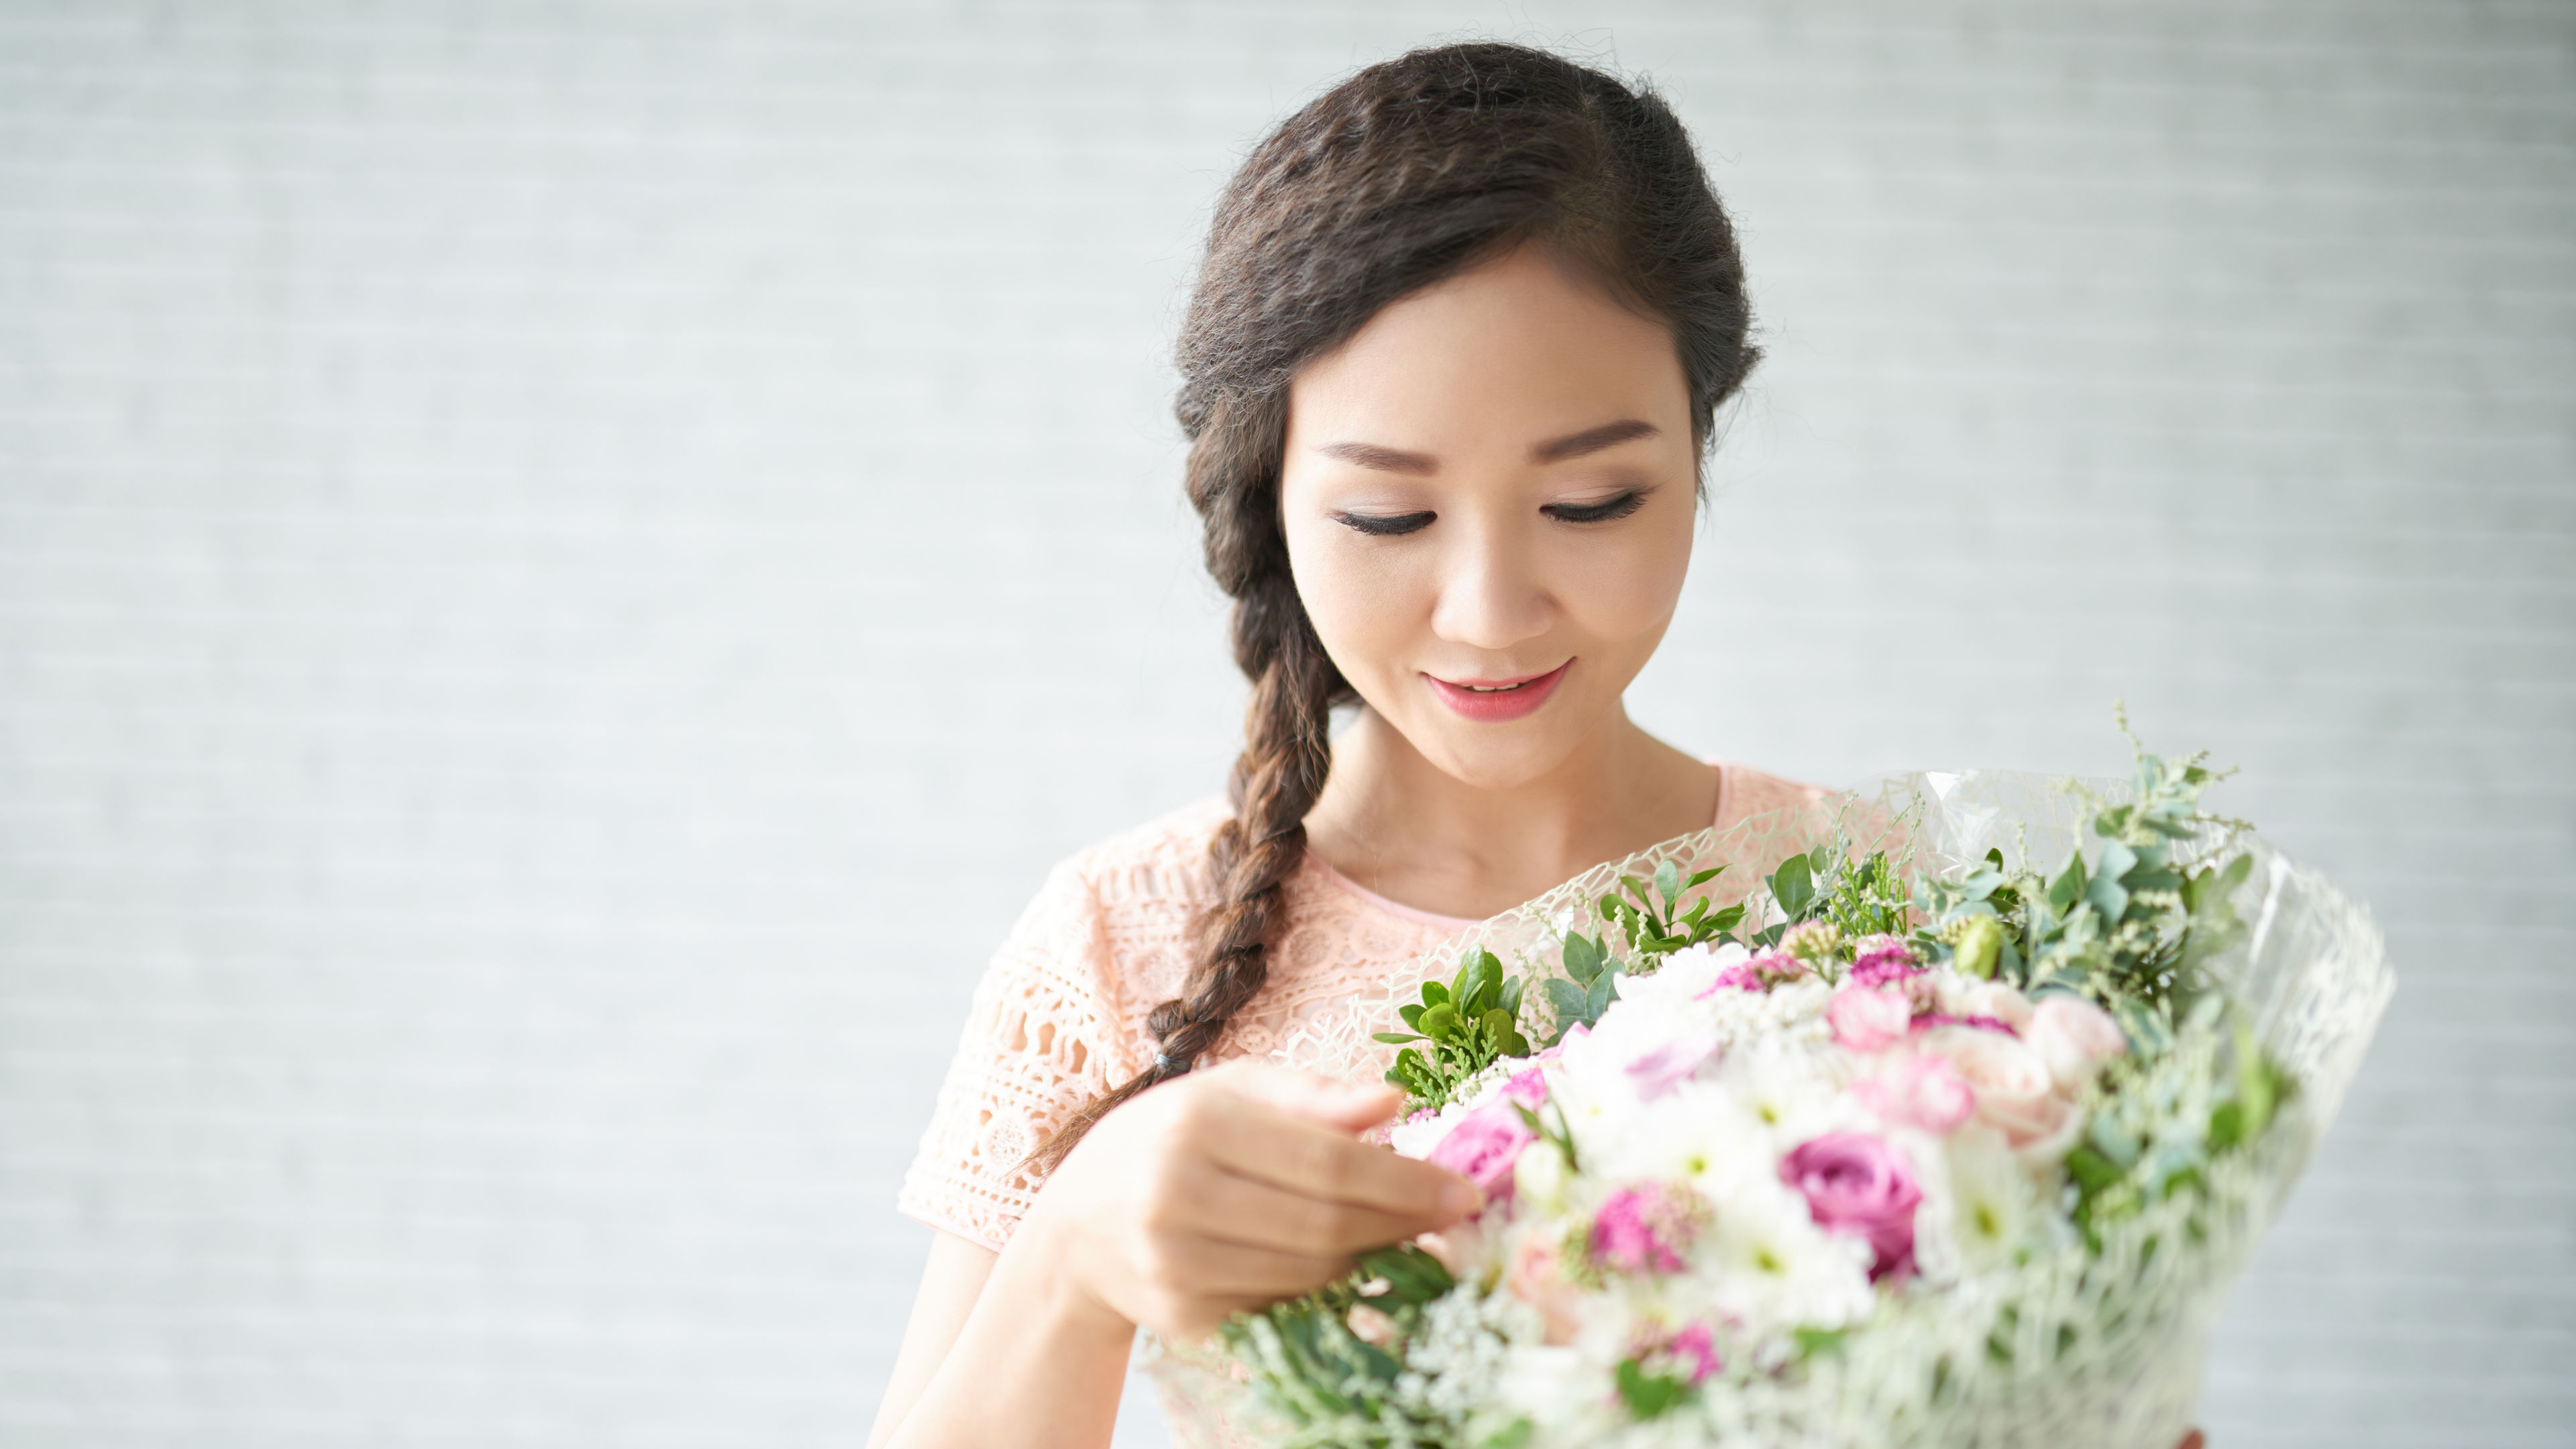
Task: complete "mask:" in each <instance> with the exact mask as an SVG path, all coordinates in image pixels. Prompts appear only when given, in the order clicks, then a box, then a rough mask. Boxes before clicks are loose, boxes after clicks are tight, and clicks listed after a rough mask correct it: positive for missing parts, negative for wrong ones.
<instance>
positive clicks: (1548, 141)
mask: <svg viewBox="0 0 2576 1449" xmlns="http://www.w3.org/2000/svg"><path fill="white" fill-rule="evenodd" d="M1525 241H1526V242H1536V243H1538V244H1540V245H1542V246H1545V247H1547V248H1548V249H1549V250H1550V251H1551V252H1553V253H1555V254H1556V255H1557V256H1558V257H1559V259H1560V260H1562V261H1564V262H1566V263H1568V264H1569V265H1572V266H1575V267H1577V268H1579V269H1581V270H1582V271H1583V272H1585V273H1586V274H1588V275H1590V276H1592V277H1594V278H1596V279H1598V280H1599V281H1600V283H1601V284H1602V285H1604V286H1605V287H1607V288H1608V289H1609V290H1610V291H1611V292H1612V293H1613V295H1615V296H1617V297H1618V298H1619V299H1620V300H1621V301H1622V302H1623V303H1624V304H1626V305H1627V306H1629V307H1632V308H1634V309H1635V310H1637V311H1638V312H1640V313H1642V314H1644V315H1646V316H1651V317H1654V318H1656V319H1658V320H1660V321H1662V322H1663V323H1664V324H1665V325H1666V326H1668V327H1669V328H1670V329H1671V331H1672V336H1673V346H1674V349H1675V351H1676V352H1677V354H1678V355H1679V357H1680V360H1681V366H1682V373H1683V376H1684V378H1685V380H1686V381H1687V382H1688V384H1689V387H1690V395H1691V404H1692V411H1691V423H1692V431H1693V434H1694V438H1695V441H1697V442H1698V443H1700V444H1701V445H1702V446H1705V445H1706V443H1707V440H1708V436H1709V431H1710V428H1711V426H1712V424H1713V421H1714V417H1715V414H1716V411H1717V407H1718V405H1719V404H1720V403H1722V402H1724V401H1725V400H1726V399H1727V398H1728V397H1729V396H1730V395H1732V394H1733V393H1734V392H1735V390H1736V388H1737V387H1738V386H1739V385H1741V384H1742V382H1743V380H1744V375H1745V373H1746V371H1747V370H1749V369H1750V368H1751V367H1752V365H1753V362H1754V359H1755V357H1756V356H1757V355H1758V354H1757V353H1756V351H1755V350H1754V348H1753V347H1752V346H1751V344H1750V343H1749V341H1748V340H1747V335H1746V334H1747V332H1748V330H1749V325H1750V317H1749V313H1748V310H1747V308H1746V305H1745V299H1744V265H1743V261H1742V258H1741V257H1739V256H1738V254H1737V252H1736V246H1735V233H1734V230H1733V228H1732V227H1730V226H1729V225H1728V224H1727V220H1726V213H1725V211H1724V210H1723V209H1722V208H1721V207H1720V206H1719V205H1718V200H1717V195H1716V193H1715V192H1713V191H1712V190H1710V188H1709V184H1708V178H1707V176H1706V175H1705V174H1704V173H1703V172H1702V171H1701V170H1700V164H1699V158H1698V156H1697V155H1696V154H1695V153H1694V152H1693V151H1692V149H1691V143H1690V137H1689V136H1688V134H1686V133H1685V132H1684V131H1683V129H1682V124H1681V122H1680V121H1679V120H1678V119H1677V118H1675V116H1674V115H1673V112H1672V109H1671V107H1669V106H1667V105H1665V104H1664V102H1663V101H1662V100H1661V99H1660V98H1659V97H1657V96H1656V95H1655V94H1654V93H1653V92H1652V91H1641V90H1631V89H1630V88H1629V87H1627V86H1625V85H1622V84H1621V83H1620V82H1619V81H1617V80H1615V79H1613V78H1612V77H1610V76H1608V75H1605V74H1603V73H1601V72H1600V71H1597V70H1593V69H1591V68H1589V67H1586V66H1581V65H1577V64H1575V63H1574V62H1572V61H1569V60H1566V59H1564V58H1562V57H1560V56H1555V55H1551V54H1549V53H1547V52H1545V51H1541V50H1532V49H1529V48H1528V47H1525V46H1518V45H1500V44H1471V45H1448V46H1441V47H1438V48H1436V49H1430V50H1417V51H1415V52H1413V53H1412V54H1410V55H1406V56H1403V57H1400V58H1398V59H1395V60H1391V61H1387V62H1385V63H1383V64H1380V65H1373V66H1370V67H1368V68H1367V69H1366V70H1363V71H1361V72H1359V73H1358V74H1356V75H1354V76H1352V77H1351V78H1350V79H1348V80H1346V81H1344V82H1342V83H1341V84H1340V85H1337V86H1335V87H1333V89H1332V90H1330V91H1328V92H1326V93H1325V94H1324V95H1322V96H1321V97H1318V98H1317V99H1316V100H1315V101H1313V102H1312V103H1310V104H1309V105H1307V106H1306V107H1305V108H1304V109H1303V110H1300V111H1299V112H1298V113H1297V114H1296V115H1294V116H1291V117H1290V118H1289V119H1288V121H1287V123H1286V124H1284V125H1282V126H1281V127H1280V128H1279V129H1278V131H1277V132H1275V133H1274V134H1272V135H1271V137H1270V138H1269V139H1268V140H1266V141H1264V142H1263V143H1262V144H1261V146H1260V148H1259V149H1258V150H1255V151H1254V152H1253V153H1252V155H1251V157H1250V158H1249V159H1248V160H1246V161H1245V162H1244V163H1243V168H1242V169H1241V170H1240V171H1238V172H1236V173H1235V177H1234V181H1233V183H1232V184H1231V185H1229V186H1228V187H1227V188H1226V191H1225V196H1224V198H1223V199H1222V200H1221V201H1220V202H1219V203H1218V205H1217V212H1216V221H1215V225H1214V226H1213V227H1212V228H1211V230H1210V232H1209V236H1208V248H1207V258H1206V261H1205V263H1204V264H1203V265H1202V267H1201V268H1200V271H1199V279H1198V287H1197V290H1196V292H1195V293H1194V294H1193V295H1192V297H1191V299H1190V308H1189V314H1188V317H1187V319H1186V320H1185V321H1184V322H1183V323H1182V325H1181V336H1180V345H1179V349H1178V351H1179V363H1180V372H1181V379H1182V381H1181V391H1180V397H1179V399H1178V400H1177V403H1176V404H1175V411H1176V412H1177V413H1178V414H1179V416H1180V422H1181V430H1182V431H1183V432H1184V433H1185V434H1187V435H1188V437H1189V440H1190V454H1189V473H1188V486H1189V495H1190V502H1191V503H1192V504H1193V505H1194V506H1196V507H1197V509H1198V512H1199V517H1200V518H1201V519H1202V520H1203V521H1204V522H1205V524H1206V528H1207V543H1206V547H1207V565H1208V572H1210V573H1212V574H1214V575H1215V576H1216V581H1217V584H1218V586H1219V587H1220V588H1223V589H1224V590H1225V592H1226V593H1227V595H1228V596H1230V597H1231V598H1232V599H1233V600H1234V621H1233V633H1234V661H1235V664H1236V665H1237V666H1238V667H1240V668H1241V669H1242V670H1243V673H1244V676H1245V677H1246V678H1248V679H1250V680H1251V681H1252V702H1251V708H1250V710H1249V712H1248V713H1247V715H1246V717H1245V724H1244V735H1245V739H1244V748H1243V754H1242V756H1241V757H1240V758H1239V759H1237V760H1236V761H1235V764H1234V772H1233V776H1232V779H1231V780H1230V782H1229V786H1228V793H1229V794H1230V796H1231V798H1232V799H1233V802H1234V807H1235V815H1234V818H1233V819H1232V820H1229V821H1227V822H1226V823H1225V824H1224V825H1223V826H1222V827H1220V828H1219V829H1218V831H1217V833H1216V837H1215V839H1214V841H1213V842H1212V843H1211V844H1210V845H1209V848H1208V865H1209V870H1210V872H1211V876H1212V881H1213V884H1214V885H1215V892H1214V899H1213V903H1212V904H1211V905H1209V906H1208V907H1207V908H1206V910H1205V911H1203V912H1202V913H1201V914H1200V916H1199V918H1198V922H1197V934H1196V941H1195V952H1194V956H1193V960H1192V964H1191V970H1190V975H1189V979H1188V981H1187V982H1186V983H1185V984H1184V985H1183V987H1182V991H1181V995H1180V996H1178V997H1176V998H1175V999H1173V1000H1170V1001H1166V1002H1164V1003H1163V1004H1162V1005H1160V1006H1157V1007H1156V1008H1154V1012H1153V1015H1152V1017H1151V1018H1150V1021H1151V1024H1152V1026H1153V1029H1154V1036H1155V1040H1156V1041H1157V1042H1158V1043H1159V1045H1160V1054H1159V1055H1158V1056H1157V1058H1156V1060H1155V1062H1154V1064H1153V1065H1152V1066H1150V1067H1148V1068H1147V1069H1146V1070H1145V1071H1144V1072H1143V1073H1142V1074H1140V1075H1139V1076H1137V1077H1136V1078H1135V1079H1134V1080H1132V1081H1130V1082H1127V1083H1126V1084H1124V1085H1122V1086H1120V1087H1119V1088H1117V1089H1116V1090H1115V1091H1112V1092H1110V1093H1109V1094H1108V1095H1107V1096H1105V1097H1103V1098H1101V1099H1100V1100H1099V1101H1097V1102H1094V1103H1092V1104H1091V1105H1090V1106H1089V1107H1087V1108H1085V1109H1084V1110H1083V1111H1082V1112H1081V1113H1080V1114H1078V1115H1077V1116H1076V1117H1075V1118H1074V1119H1073V1120H1072V1121H1071V1122H1069V1123H1067V1124H1066V1126H1065V1128H1064V1129H1063V1130H1062V1131H1061V1132H1059V1133H1057V1134H1056V1136H1055V1138H1054V1140H1052V1141H1050V1142H1049V1143H1047V1145H1046V1146H1045V1147H1044V1148H1043V1149H1042V1150H1040V1151H1039V1152H1038V1153H1037V1154H1036V1156H1035V1157H1033V1158H1032V1162H1033V1164H1035V1165H1037V1166H1039V1167H1041V1168H1052V1167H1053V1166H1054V1164H1055V1163H1057V1162H1059V1161H1061V1160H1062V1159H1063V1157H1064V1154H1065V1153H1067V1152H1068V1151H1070V1150H1071V1149H1072V1147H1073V1144H1074V1143H1075V1142H1076V1141H1078V1140H1080V1138H1081V1136H1082V1134H1083V1133H1084V1132H1086V1131H1088V1130H1089V1129H1090V1127H1091V1125H1092V1124H1093V1123H1095V1122H1097V1121H1098V1120H1099V1119H1100V1117H1101V1116H1102V1115H1103V1114H1105V1113H1106V1112H1108V1111H1109V1109H1111V1108H1112V1107H1115V1106H1117V1105H1118V1104H1119V1103H1121V1102H1124V1101H1126V1100H1127V1099H1128V1098H1130V1097H1132V1096H1134V1095H1136V1094H1137V1093H1138V1092H1141V1091H1143V1090H1145V1089H1146V1088H1148V1087H1151V1086H1153V1085H1155V1084H1156V1083H1158V1082H1162V1081H1166V1080H1168V1079H1170V1078H1172V1077H1175V1076H1178V1075H1180V1074H1181V1073H1183V1072H1186V1071H1188V1070H1189V1069H1190V1067H1191V1065H1192V1064H1193V1063H1195V1062H1196V1061H1197V1060H1198V1059H1199V1058H1200V1057H1201V1056H1202V1055H1204V1054H1205V1053H1207V1052H1208V1051H1209V1050H1210V1049H1211V1048H1212V1047H1214V1046H1215V1045H1216V1044H1217V1042H1218V1039H1219V1038H1220V1037H1221V1036H1222V1035H1223V1034H1224V1032H1225V1029H1226V1025H1227V1023H1228V1022H1229V1021H1231V1020H1232V1019H1233V1017H1234V1014H1235V1013H1236V1012H1238V1011H1240V1010H1242V1009H1243V1006H1244V1004H1245V1003H1246V1002H1248V1001H1250V1000H1251V999H1252V997H1253V995H1254V994H1255V993H1256V992H1258V991H1259V990H1260V989H1261V986H1262V983H1263V981H1264V980H1265V979H1266V978H1267V976H1268V957H1267V948H1268V945H1269V941H1270V937H1271V935H1272V933H1273V931H1274V930H1275V929H1276V928H1277V926H1278V924H1279V922H1280V916H1281V908H1280V896H1281V887H1282V886H1283V884H1284V883H1285V882H1286V881H1287V879H1288V877H1289V876H1290V875H1291V874H1293V873H1294V872H1295V871H1296V869H1297V866H1298V863H1299V861H1300V860H1301V859H1302V858H1303V856H1304V854H1305V850H1306V813H1307V812H1308V811H1309V810H1312V809H1313V808H1314V805H1315V800H1316V797H1317V796H1318V795H1320V794H1321V793H1322V792H1323V788H1324V776H1325V773H1326V772H1327V771H1328V770H1329V769H1330V768H1331V765H1332V747H1331V744H1330V741H1329V738H1328V736H1327V733H1326V731H1327V727H1328V724H1329V721H1330V716H1331V711H1332V707H1333V706H1334V705H1336V704H1339V703H1342V702H1344V701H1346V700H1349V699H1351V698H1353V697H1354V696H1353V695H1352V693H1351V688H1350V685H1349V684H1348V683H1347V682H1345V681H1344V680H1343V678H1342V676H1341V673H1340V671H1339V670H1337V669H1335V668H1334V667H1333V662H1332V660H1331V659H1330V658H1328V657H1326V655H1325V653H1324V646H1323V643H1322V641H1321V640H1319V639H1318V638H1317V637H1316V635H1315V629H1314V625H1313V624H1312V623H1310V622H1309V621H1308V619H1307V617H1306V609H1305V605H1304V604H1303V603H1302V602H1300V601H1299V599H1298V597H1297V586H1296V583H1295V581H1294V580H1293V579H1292V578H1290V576H1289V572H1288V544H1287V538H1286V535H1285V534H1284V533H1283V532H1282V531H1281V522H1280V516H1279V473H1280V461H1281V453H1282V451H1283V449H1284V447H1285V445H1286V438H1287V427H1288V382H1289V379H1290V378H1291V377H1292V376H1294V375H1295V373H1296V371H1297V369H1298V368H1299V367H1301V366H1302V365H1304V364H1305V363H1306V362H1308V361H1309V360H1311V359H1313V358H1315V357H1317V356H1320V355H1321V354H1323V353H1325V352H1328V351H1330V350H1331V349H1332V348H1334V347H1335V346H1338V345H1339V344H1340V343H1341V342H1342V341H1344V340H1345V339H1347V338H1348V337H1350V335H1351V334H1352V333H1354V332H1357V331H1358V330H1359V329H1360V328H1361V326H1363V325H1364V324H1365V323H1367V321H1368V320H1369V318H1371V317H1373V316H1375V315H1376V314H1377V312H1378V311H1379V309H1381V308H1383V307H1385V306H1386V305H1387V304H1388V303H1390V302H1393V301H1395V300H1397V299H1398V298H1401V297H1403V296H1405V295H1407V294H1409V293H1412V292H1415V291H1419V290H1420V289H1422V288H1424V287H1427V286H1429V285H1431V284H1432V283H1435V282H1438V281H1441V280H1443V279H1445V278H1448V277H1451V276H1455V275H1456V274H1458V273H1459V272H1462V271H1465V270H1467V269H1468V268H1470V267H1473V266H1475V265H1476V264H1478V263H1479V262H1482V261H1484V260H1486V259H1488V258H1490V257H1493V256H1496V255H1498V254H1500V253H1501V252H1503V251H1505V250H1507V249H1509V248H1510V247H1512V246H1514V245H1517V244H1519V243H1522V242H1525Z"/></svg>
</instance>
